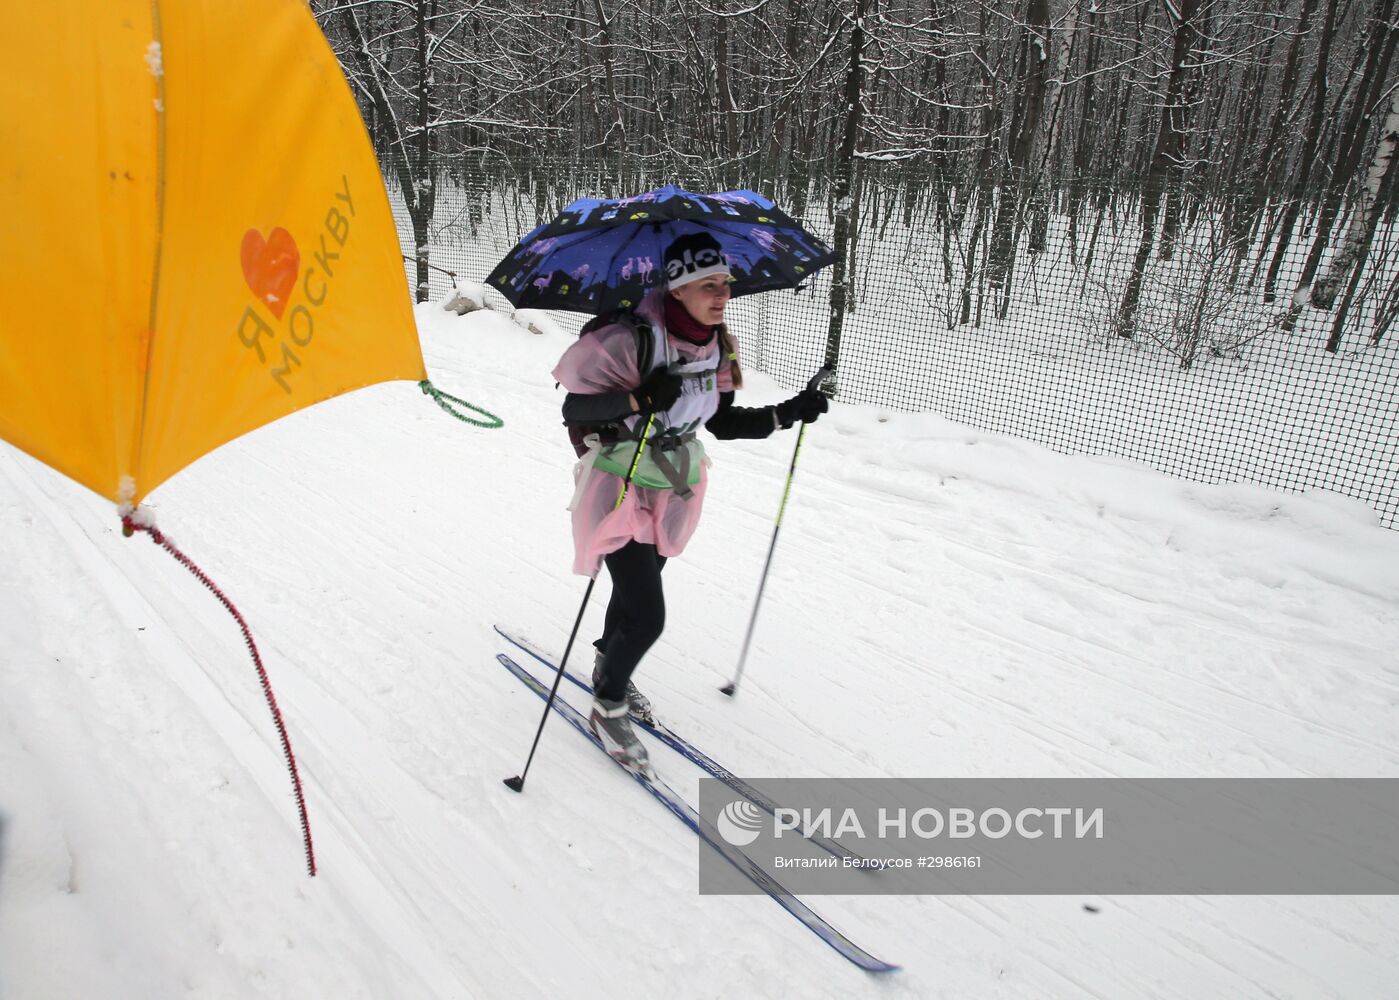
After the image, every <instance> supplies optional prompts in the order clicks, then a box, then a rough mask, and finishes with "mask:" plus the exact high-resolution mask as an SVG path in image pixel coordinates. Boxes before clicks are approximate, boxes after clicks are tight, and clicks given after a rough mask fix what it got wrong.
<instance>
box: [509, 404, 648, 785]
mask: <svg viewBox="0 0 1399 1000" xmlns="http://www.w3.org/2000/svg"><path fill="white" fill-rule="evenodd" d="M655 422H656V415H655V414H654V413H652V414H650V415H648V416H647V417H646V426H645V427H643V428H642V429H641V438H640V440H638V441H637V442H636V452H635V454H633V455H632V457H631V465H630V466H629V467H628V468H627V477H626V478H625V479H623V480H622V491H621V492H620V493H619V494H617V502H616V503H615V504H613V505H612V509H613V510H617V509H618V508H619V507H621V506H622V501H623V500H625V499H626V498H627V491H629V490H630V489H631V481H632V476H634V475H636V466H637V464H638V463H639V462H640V461H641V453H642V452H643V451H644V450H645V449H646V439H647V438H649V437H650V436H651V425H652V424H654V423H655ZM596 583H597V574H596V573H594V574H593V576H592V578H591V579H590V580H589V581H588V589H587V590H585V591H584V592H583V603H582V604H580V605H579V606H578V617H577V618H575V619H574V620H573V631H572V632H570V633H569V636H568V645H567V646H565V647H564V650H563V659H562V660H560V661H559V670H558V673H557V674H555V675H554V686H553V687H552V688H550V689H549V697H548V699H547V700H546V701H545V702H544V714H543V715H541V716H540V717H539V728H538V729H536V730H535V731H534V743H532V744H531V745H530V748H529V756H528V757H526V758H525V769H524V770H523V771H521V772H520V773H519V774H517V775H516V776H515V777H513V778H506V779H505V787H506V788H508V789H510V790H511V791H512V792H523V791H524V790H525V778H526V776H528V774H529V767H530V764H532V763H533V762H534V752H535V751H536V750H538V749H539V737H541V736H543V735H544V723H546V722H548V721H549V709H551V708H553V707H554V698H555V697H556V696H557V695H558V693H559V682H560V681H562V680H563V674H564V670H565V668H567V666H568V654H569V653H571V652H573V640H574V639H576V638H578V627H579V626H580V625H582V624H583V612H584V611H586V610H587V608H588V600H589V598H591V597H592V596H593V585H594V584H596Z"/></svg>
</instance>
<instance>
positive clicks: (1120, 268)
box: [390, 163, 1399, 527]
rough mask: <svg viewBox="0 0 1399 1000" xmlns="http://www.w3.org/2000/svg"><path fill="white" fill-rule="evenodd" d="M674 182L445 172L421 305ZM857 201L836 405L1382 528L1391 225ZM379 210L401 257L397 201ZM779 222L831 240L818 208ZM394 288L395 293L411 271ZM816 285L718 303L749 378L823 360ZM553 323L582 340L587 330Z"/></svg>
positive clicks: (883, 182) (885, 182) (901, 198)
mask: <svg viewBox="0 0 1399 1000" xmlns="http://www.w3.org/2000/svg"><path fill="white" fill-rule="evenodd" d="M687 180H688V179H687V178H685V177H675V176H658V177H654V178H648V177H629V178H627V180H626V181H619V180H617V179H616V177H615V175H609V172H608V171H607V170H606V169H604V168H603V167H602V166H600V165H599V166H596V167H595V168H589V167H587V166H583V167H580V166H579V165H578V164H576V163H575V164H569V165H566V166H558V167H555V168H550V167H549V166H547V165H544V166H533V167H531V168H530V169H528V170H521V171H517V170H512V169H508V168H493V169H486V168H482V169H479V170H471V169H465V168H463V167H462V166H461V165H460V163H455V164H452V165H451V166H450V169H448V168H445V167H444V169H443V170H442V171H441V172H440V173H439V180H438V187H437V193H436V204H435V211H434V212H433V216H432V221H431V224H430V226H429V229H428V233H429V235H428V251H429V261H430V263H431V264H432V266H433V268H432V270H431V272H430V273H431V279H430V287H429V293H430V297H433V298H436V297H440V296H443V295H445V294H446V293H447V292H448V291H449V290H450V289H451V288H452V287H453V286H454V285H455V284H461V285H463V286H466V285H468V284H475V285H479V284H480V283H481V282H482V280H483V279H484V278H485V276H486V275H487V273H489V271H490V270H491V268H493V267H494V266H495V264H496V263H497V262H498V261H499V260H500V259H501V258H502V257H503V256H504V255H505V254H506V252H507V251H508V250H509V249H510V248H511V247H512V246H513V245H514V243H515V241H516V240H517V239H518V238H519V237H520V236H522V235H524V234H525V233H526V232H528V231H529V230H530V229H532V228H533V227H534V226H535V225H537V224H538V223H539V222H541V221H544V220H546V219H547V218H549V217H551V216H552V215H553V214H554V213H555V212H557V211H558V210H559V209H561V208H562V207H563V205H564V204H566V203H567V202H569V201H571V200H572V199H573V198H575V197H579V196H583V195H589V196H602V197H611V196H616V195H619V194H624V193H625V194H633V193H636V191H638V190H643V189H645V188H646V187H655V186H659V185H660V184H663V183H681V184H685V183H686V182H687ZM858 191H859V194H858V197H857V225H856V227H855V234H854V240H853V244H852V246H851V248H850V261H851V268H850V272H851V275H852V282H853V284H852V287H851V292H852V294H851V296H850V297H849V307H848V311H847V312H846V314H845V316H844V318H843V322H842V324H841V338H840V344H839V365H838V376H837V383H836V385H837V393H838V398H839V399H841V400H842V401H846V402H852V403H871V404H878V405H881V406H886V407H890V408H894V409H900V410H907V411H932V412H936V413H939V414H941V415H943V416H946V417H948V418H950V419H952V420H956V421H959V422H962V423H965V424H968V425H970V426H973V427H976V428H980V429H982V430H987V431H997V432H1002V433H1006V434H1009V435H1013V436H1016V437H1020V438H1025V439H1028V440H1032V441H1036V442H1039V443H1041V444H1044V445H1047V446H1049V447H1052V448H1055V449H1057V450H1059V451H1063V452H1072V453H1083V454H1092V455H1113V456H1118V457H1121V458H1125V459H1131V460H1135V461H1140V462H1143V463H1146V464H1148V465H1150V466H1152V467H1154V468H1156V469H1158V470H1160V471H1162V472H1166V473H1170V474H1172V475H1176V476H1180V477H1183V478H1186V479H1190V480H1195V481H1199V482H1205V483H1220V482H1235V481H1244V482H1250V483H1257V484H1261V485H1264V486H1269V487H1274V488H1277V489H1283V490H1304V489H1310V488H1324V489H1327V490H1331V491H1334V492H1337V493H1341V494H1344V495H1347V496H1350V497H1355V498H1358V499H1360V500H1362V501H1364V502H1366V503H1367V504H1369V505H1370V506H1372V507H1373V508H1374V509H1375V510H1376V511H1377V512H1378V515H1379V518H1380V520H1381V522H1382V523H1383V524H1385V525H1387V526H1390V527H1394V526H1395V525H1396V523H1399V499H1396V489H1395V487H1396V479H1399V346H1396V334H1397V333H1399V331H1396V329H1395V328H1396V326H1399V223H1396V220H1395V218H1394V206H1393V204H1392V203H1391V204H1389V205H1386V206H1384V207H1383V210H1382V211H1380V212H1379V213H1377V217H1366V216H1364V215H1362V216H1361V218H1360V219H1359V220H1357V219H1356V218H1354V215H1355V214H1356V213H1357V211H1358V208H1357V206H1359V205H1360V204H1361V202H1360V201H1359V199H1355V198H1352V199H1350V200H1349V201H1348V202H1347V203H1346V204H1345V205H1344V206H1343V208H1342V211H1341V213H1340V215H1339V216H1338V217H1337V218H1335V219H1334V220H1330V221H1328V219H1327V217H1326V214H1325V212H1324V211H1323V205H1324V197H1323V195H1321V194H1318V196H1317V197H1315V198H1304V199H1301V200H1300V201H1298V202H1296V203H1290V202H1287V201H1284V200H1282V199H1276V198H1267V197H1264V196H1261V195H1259V194H1257V193H1253V192H1218V191H1212V192H1201V191H1190V190H1184V189H1182V190H1177V191H1171V192H1166V193H1165V195H1164V196H1163V198H1162V201H1161V210H1160V211H1159V212H1158V213H1156V219H1155V225H1154V226H1153V230H1152V232H1151V235H1150V239H1149V240H1147V241H1146V242H1145V243H1144V240H1143V218H1142V215H1143V213H1142V203H1143V199H1142V196H1141V192H1139V191H1119V190H1114V189H1112V188H1111V187H1107V186H1095V185H1093V184H1089V183H1076V184H1075V185H1073V186H1072V188H1071V189H1069V190H1066V191H1062V192H1059V193H1056V194H1054V195H1053V196H1044V197H1036V194H1035V192H1029V193H1020V192H1009V193H1003V192H1001V191H998V190H996V189H994V188H990V187H985V186H978V185H962V186H961V187H959V186H957V185H956V184H952V183H948V182H946V181H945V180H944V179H941V178H938V177H936V176H932V175H928V176H919V175H917V174H916V173H911V172H910V171H909V170H907V169H906V168H901V169H900V170H899V171H898V172H897V173H895V172H893V171H887V172H881V170H880V169H879V168H878V167H871V168H870V169H869V170H868V171H867V172H866V174H865V175H864V176H863V177H862V179H861V181H860V183H859V187H858ZM390 192H391V200H392V201H393V203H394V208H395V212H396V214H397V215H398V218H399V230H400V234H401V236H402V239H403V247H404V253H405V255H406V256H412V254H413V246H412V244H413V237H412V231H413V230H412V227H411V226H410V224H409V219H408V214H407V211H406V208H405V206H404V203H403V199H402V197H401V196H399V195H397V194H396V193H394V191H393V188H392V185H391V188H390ZM1005 199H1011V200H1010V201H1009V202H1006V201H1005ZM794 200H796V201H798V202H801V203H799V204H793V203H792V202H793V201H794ZM779 203H782V205H783V207H784V208H787V209H788V210H789V211H792V212H793V214H800V217H801V219H802V221H803V222H804V223H805V224H806V225H807V226H808V228H810V229H811V230H812V231H813V232H815V233H817V234H818V235H820V236H822V237H823V238H824V239H826V240H827V241H828V242H829V241H830V240H831V235H832V220H831V208H832V206H831V199H830V196H829V193H828V192H821V191H817V190H809V191H807V192H805V193H804V198H801V199H792V198H790V197H789V198H787V199H786V200H785V202H784V200H783V199H782V198H780V197H779ZM1294 216H1295V218H1294ZM1352 234H1358V238H1359V240H1360V243H1359V245H1360V247H1361V250H1362V252H1361V254H1360V262H1359V265H1358V266H1351V267H1348V268H1343V267H1341V266H1339V264H1340V263H1341V258H1342V255H1341V254H1340V253H1339V252H1338V250H1339V248H1340V247H1342V246H1344V245H1345V243H1346V241H1347V239H1348V238H1350V237H1351V235H1352ZM1309 260H1311V261H1312V262H1313V263H1315V264H1316V265H1317V266H1316V267H1315V274H1314V275H1313V274H1308V271H1307V268H1308V263H1309ZM405 273H406V274H407V275H408V278H409V281H410V283H411V282H412V281H413V280H414V275H415V274H416V269H415V267H414V266H413V265H412V264H409V263H406V264H405ZM1303 278H1306V279H1307V280H1305V281H1303ZM1323 280H1330V281H1332V283H1333V284H1334V285H1335V287H1336V288H1337V289H1338V291H1337V294H1336V297H1335V302H1334V304H1333V305H1332V307H1331V308H1330V309H1328V310H1322V309H1319V308H1316V307H1314V306H1312V305H1310V304H1307V305H1303V306H1300V307H1294V306H1293V301H1294V293H1295V292H1296V290H1297V288H1298V286H1299V283H1300V284H1301V285H1302V286H1303V287H1304V288H1306V287H1309V286H1310V285H1312V284H1315V283H1317V282H1320V281H1323ZM830 283H831V275H830V269H827V271H825V272H822V273H821V274H820V275H818V276H817V277H816V278H815V279H814V280H813V281H812V282H811V283H810V284H809V286H808V287H806V288H803V289H801V290H797V291H782V292H767V293H764V294H762V295H757V296H752V297H749V298H741V299H737V300H735V301H734V302H733V303H732V304H731V306H730V310H729V318H730V326H731V328H732V329H733V330H734V331H735V333H736V334H737V336H738V339H739V343H740V348H741V351H742V353H743V357H744V360H745V363H746V365H747V366H748V367H750V368H756V369H758V370H761V371H764V372H766V373H768V374H769V375H771V376H772V377H774V378H775V379H777V380H778V381H779V382H781V383H783V384H784V385H786V386H789V387H793V388H795V387H798V386H800V385H801V384H803V383H805V382H806V381H807V379H808V378H810V376H811V374H812V373H813V372H814V371H815V370H816V369H817V368H818V367H819V366H820V365H821V363H822V361H823V360H824V358H825V356H826V351H827V329H828V324H829V321H830V291H831V287H830ZM1134 287H1135V288H1136V289H1137V291H1136V294H1135V296H1134V298H1135V304H1134V305H1133V306H1132V308H1131V309H1130V322H1124V314H1125V313H1126V312H1127V308H1126V306H1127V302H1126V299H1127V297H1128V293H1129V289H1132V288H1134ZM486 295H487V299H488V301H489V302H490V303H491V304H493V305H495V306H496V307H498V308H502V309H508V308H509V307H508V305H507V304H506V303H505V302H504V300H503V299H499V298H498V297H496V295H495V293H494V292H487V293H486ZM1302 298H1305V297H1304V296H1302ZM554 318H555V319H556V320H557V321H558V322H559V323H560V324H561V325H563V326H565V327H566V328H569V329H576V328H577V327H579V326H581V324H582V322H583V321H584V319H585V318H586V317H583V316H581V315H577V314H554Z"/></svg>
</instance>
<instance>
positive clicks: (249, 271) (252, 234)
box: [243, 226, 301, 319]
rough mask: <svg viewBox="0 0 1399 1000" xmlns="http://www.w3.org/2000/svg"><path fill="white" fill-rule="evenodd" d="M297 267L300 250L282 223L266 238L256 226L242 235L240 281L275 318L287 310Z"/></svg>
mask: <svg viewBox="0 0 1399 1000" xmlns="http://www.w3.org/2000/svg"><path fill="white" fill-rule="evenodd" d="M300 270H301V251H300V250H298V249H297V248H296V240H294V239H292V238H291V233H289V232H287V231H286V230H285V229H283V228H282V227H281V226H278V227H277V228H276V229H274V230H272V235H271V236H269V237H268V238H267V239H263V238H262V233H260V232H258V231H257V230H256V229H249V230H248V231H247V232H246V233H244V234H243V280H244V281H246V282H247V283H248V287H249V288H251V289H252V290H253V294H254V295H256V296H257V297H258V298H260V299H261V300H262V301H263V302H265V303H267V308H268V309H271V310H272V315H274V316H276V317H277V318H278V319H281V318H282V313H284V312H286V311H287V303H288V302H289V301H290V300H291V290H292V289H293V288H295V287H296V275H297V273H298V272H299V271H300Z"/></svg>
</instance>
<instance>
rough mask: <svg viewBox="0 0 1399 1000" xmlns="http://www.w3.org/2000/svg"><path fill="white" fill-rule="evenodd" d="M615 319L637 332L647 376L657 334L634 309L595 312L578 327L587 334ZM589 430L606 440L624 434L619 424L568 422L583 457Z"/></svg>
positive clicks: (640, 366) (640, 363)
mask: <svg viewBox="0 0 1399 1000" xmlns="http://www.w3.org/2000/svg"><path fill="white" fill-rule="evenodd" d="M614 323H620V324H622V325H623V326H625V327H626V328H627V329H629V330H631V332H632V333H633V334H634V335H635V336H636V370H637V371H639V372H641V373H642V376H643V377H645V374H646V373H647V372H649V371H650V370H651V362H652V359H653V356H654V355H655V340H656V338H655V337H653V336H652V335H651V324H650V323H648V322H647V321H646V320H645V319H644V318H642V317H641V316H638V315H637V314H636V313H634V312H632V311H631V310H630V309H615V310H613V311H612V312H607V313H602V314H600V315H598V316H594V317H593V318H592V319H590V320H588V322H586V323H584V324H583V329H581V330H579V331H578V336H580V337H586V336H588V335H589V334H592V333H596V332H597V331H598V330H601V329H603V328H604V327H607V326H611V325H613V324H614ZM589 434H597V435H599V436H600V437H602V439H603V440H607V439H608V438H609V437H610V438H611V439H612V440H613V441H615V440H617V439H618V437H619V436H620V435H619V434H618V428H617V425H616V424H594V425H587V424H573V425H568V440H569V443H571V444H572V445H573V450H574V451H575V452H577V453H578V456H579V457H580V458H581V457H582V456H583V455H584V454H586V453H587V451H588V448H587V445H585V444H584V443H583V439H584V438H585V437H587V436H588V435H589Z"/></svg>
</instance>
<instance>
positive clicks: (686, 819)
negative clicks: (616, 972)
mask: <svg viewBox="0 0 1399 1000" xmlns="http://www.w3.org/2000/svg"><path fill="white" fill-rule="evenodd" d="M502 634H503V633H502ZM496 659H497V660H499V661H500V663H501V665H502V666H503V667H505V669H506V670H508V671H510V672H511V673H512V674H514V675H515V676H516V677H517V678H519V680H520V681H521V682H523V683H524V685H525V686H526V687H528V688H529V689H530V690H531V691H533V692H534V693H535V694H537V695H539V697H540V698H541V699H543V700H544V701H548V700H549V688H548V687H547V686H546V685H545V684H544V682H543V681H541V680H540V679H539V678H538V677H536V676H534V674H532V673H530V672H529V671H528V670H526V669H525V668H524V667H522V666H520V665H519V664H518V663H516V662H515V661H514V660H512V659H511V658H510V657H509V656H507V655H506V654H505V653H497V654H496ZM554 709H555V710H556V711H557V712H558V713H559V714H560V715H562V716H563V717H564V718H565V719H567V720H568V721H569V723H570V724H571V725H572V726H573V728H574V729H576V730H578V731H579V732H580V733H582V734H583V735H584V736H585V737H586V738H587V739H588V741H589V742H590V743H592V744H593V746H595V747H597V748H598V750H599V751H600V752H602V753H603V754H604V755H606V753H607V751H606V750H604V749H603V746H602V742H601V741H600V740H599V739H598V738H597V736H596V735H595V734H594V733H593V731H592V730H591V729H589V728H588V723H587V720H586V719H584V718H583V715H582V713H580V712H579V711H578V710H577V709H576V708H574V707H573V706H572V705H570V704H569V703H568V702H566V701H563V700H561V699H558V698H555V699H554ZM608 759H609V760H611V759H612V758H611V757H610V756H609V757H608ZM613 763H616V761H613ZM617 766H618V767H621V768H622V770H623V771H626V773H627V774H629V775H631V776H632V777H633V778H634V779H635V780H636V782H637V784H639V785H641V786H642V787H643V788H645V789H646V790H647V791H648V792H650V793H651V795H652V796H653V797H655V798H656V799H657V800H658V801H660V803H661V804H662V805H664V806H665V807H666V808H667V809H669V810H670V811H671V813H673V814H674V815H675V816H676V818H677V819H679V820H680V821H681V822H682V823H684V824H685V825H686V826H688V827H689V828H690V829H691V830H692V831H693V832H694V833H695V834H696V835H697V836H698V837H699V838H700V839H701V840H703V841H704V842H705V843H706V844H708V845H709V846H710V847H712V848H714V850H716V851H718V852H719V854H720V855H722V856H723V858H724V860H726V861H727V862H729V864H731V865H733V866H734V867H735V868H737V869H738V870H739V871H740V872H742V873H743V874H744V875H745V876H747V877H748V878H749V879H750V880H752V882H753V884H754V885H756V886H758V888H760V889H762V890H763V891H764V892H765V893H767V894H768V895H769V896H770V897H772V899H773V900H774V901H776V902H777V904H778V905H779V906H781V907H782V908H783V909H784V910H786V911H787V912H788V913H790V914H791V915H792V916H794V917H796V918H797V919H798V920H799V921H801V922H802V924H803V925H804V926H806V928H807V929H808V930H810V931H811V932H812V933H813V934H815V935H816V936H817V937H819V938H820V939H821V940H822V941H825V942H826V943H827V944H828V945H830V946H831V947H832V948H833V949H835V950H836V951H837V952H838V953H839V954H840V955H841V956H842V957H844V958H845V959H847V960H848V961H850V962H852V963H854V964H855V965H857V966H859V967H860V968H862V969H864V970H865V971H866V972H894V971H895V970H897V969H898V968H899V967H898V966H897V965H891V964H889V963H888V962H885V961H882V960H881V959H878V958H875V957H874V956H873V955H871V954H870V953H869V952H867V951H865V950H864V949H863V948H861V947H860V946H859V945H857V944H855V943H854V942H853V941H851V940H850V939H849V938H848V937H846V936H845V935H844V934H842V933H841V932H840V931H838V930H836V929H835V927H833V926H832V925H831V923H830V922H829V921H828V920H826V919H825V918H824V917H822V916H821V915H820V914H819V913H817V912H816V911H815V910H813V909H812V908H811V907H809V906H807V905H806V904H805V903H803V902H802V901H801V900H800V899H798V898H797V897H795V896H793V895H792V894H791V893H790V892H789V891H787V889H785V888H784V887H783V886H782V884H781V883H780V882H778V881H777V879H775V878H773V876H772V875H771V874H769V873H768V872H767V871H766V870H765V869H764V868H763V867H762V866H761V865H759V864H758V863H757V862H756V861H754V860H753V859H752V858H750V857H749V856H748V855H747V854H745V853H744V852H743V851H741V850H739V849H738V848H736V847H734V846H733V845H731V844H729V843H728V842H727V841H725V840H724V838H723V837H721V836H720V835H719V832H718V831H717V830H715V829H714V828H713V827H712V826H711V825H710V824H709V823H707V822H706V821H705V820H704V819H703V818H702V817H701V816H700V815H699V813H698V812H696V811H695V809H694V807H692V806H691V805H690V804H689V803H688V802H686V801H685V800H684V799H683V798H681V797H680V795H679V794H678V793H677V792H676V791H675V790H674V789H673V788H671V787H670V786H669V785H667V784H666V783H665V782H664V781H663V780H661V779H659V778H654V779H648V778H646V777H645V776H643V775H641V774H639V773H638V772H636V771H633V770H630V769H629V768H626V767H622V765H621V764H617Z"/></svg>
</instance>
